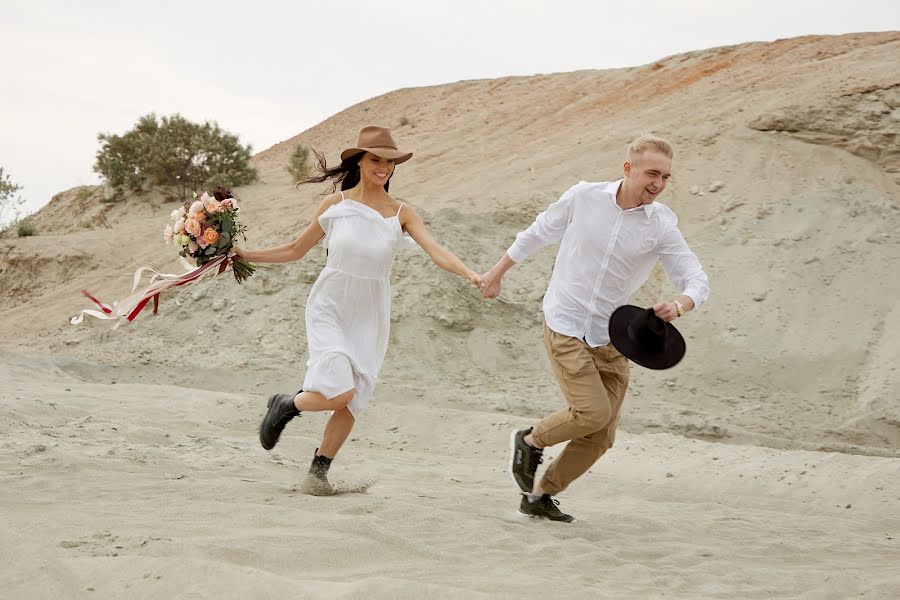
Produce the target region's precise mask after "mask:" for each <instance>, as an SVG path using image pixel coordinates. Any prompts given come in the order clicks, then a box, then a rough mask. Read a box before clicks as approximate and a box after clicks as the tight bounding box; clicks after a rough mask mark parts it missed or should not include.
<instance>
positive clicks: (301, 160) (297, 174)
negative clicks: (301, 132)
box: [287, 144, 310, 182]
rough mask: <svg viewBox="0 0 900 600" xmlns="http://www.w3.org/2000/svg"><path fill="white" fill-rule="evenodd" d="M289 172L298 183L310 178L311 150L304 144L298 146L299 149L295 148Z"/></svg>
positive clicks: (288, 168)
mask: <svg viewBox="0 0 900 600" xmlns="http://www.w3.org/2000/svg"><path fill="white" fill-rule="evenodd" d="M287 170H288V173H290V174H291V177H293V178H294V181H296V182H299V181H302V180H304V179H306V178H307V177H309V172H310V165H309V148H307V147H306V146H304V145H303V144H297V147H296V148H294V151H293V152H292V153H291V158H290V162H289V163H288V167H287Z"/></svg>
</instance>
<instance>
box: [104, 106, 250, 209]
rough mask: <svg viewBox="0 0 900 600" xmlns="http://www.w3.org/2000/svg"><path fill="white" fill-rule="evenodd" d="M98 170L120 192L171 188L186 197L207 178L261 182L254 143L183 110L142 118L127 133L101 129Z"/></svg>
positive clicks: (232, 183) (226, 183) (223, 181)
mask: <svg viewBox="0 0 900 600" xmlns="http://www.w3.org/2000/svg"><path fill="white" fill-rule="evenodd" d="M97 139H98V140H99V141H100V150H98V151H97V161H96V163H95V164H94V171H96V172H97V173H99V174H100V175H102V176H103V177H104V178H105V179H106V183H107V184H108V185H109V186H110V187H111V188H112V189H113V192H114V194H115V195H117V196H121V195H122V194H123V193H124V192H126V191H131V192H140V191H145V190H147V189H149V188H150V187H151V186H169V187H172V188H174V189H175V190H176V193H177V195H178V198H179V199H181V200H184V199H186V198H187V197H188V194H189V192H190V191H192V190H195V189H203V188H204V187H205V186H206V183H207V182H208V181H213V180H214V181H217V182H220V183H221V184H222V185H224V186H228V187H231V186H236V185H244V184H247V183H251V182H253V181H255V180H256V178H257V174H256V170H255V169H253V168H252V167H250V164H249V161H250V150H251V147H250V146H249V145H248V146H244V145H242V144H241V143H240V142H239V140H238V138H237V136H235V135H233V134H231V133H228V132H226V131H223V130H222V129H221V128H219V126H218V124H216V123H215V122H209V121H207V122H205V123H203V124H202V125H201V124H197V123H192V122H191V121H188V120H187V119H185V118H184V117H182V116H181V115H179V114H175V115H172V116H171V117H166V116H163V117H157V116H156V114H154V113H150V114H149V115H145V116H143V117H141V118H140V119H139V120H138V122H137V124H136V125H135V126H134V128H133V129H131V130H130V131H128V132H126V133H124V134H123V135H113V134H109V133H101V134H99V135H98V136H97Z"/></svg>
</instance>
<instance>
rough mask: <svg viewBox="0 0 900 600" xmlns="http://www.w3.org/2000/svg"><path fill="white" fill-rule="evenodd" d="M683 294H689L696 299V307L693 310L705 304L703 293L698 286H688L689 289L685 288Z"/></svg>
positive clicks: (689, 296)
mask: <svg viewBox="0 0 900 600" xmlns="http://www.w3.org/2000/svg"><path fill="white" fill-rule="evenodd" d="M681 295H682V296H687V297H688V298H690V299H691V300H693V301H694V308H693V309H691V310H697V309H698V308H700V306H701V305H702V304H703V300H701V298H702V294H701V293H700V290H698V289H697V288H688V289H686V290H684V291H683V292H681Z"/></svg>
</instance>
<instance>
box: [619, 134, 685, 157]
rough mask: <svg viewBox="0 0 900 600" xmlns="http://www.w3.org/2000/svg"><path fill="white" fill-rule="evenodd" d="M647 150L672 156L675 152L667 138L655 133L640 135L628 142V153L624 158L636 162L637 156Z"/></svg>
mask: <svg viewBox="0 0 900 600" xmlns="http://www.w3.org/2000/svg"><path fill="white" fill-rule="evenodd" d="M647 150H653V151H655V152H659V153H660V154H664V155H665V156H668V157H669V158H672V157H673V155H674V154H675V153H674V152H673V150H672V144H670V143H669V142H668V140H664V139H663V138H661V137H656V136H655V135H647V134H644V135H641V136H640V137H638V138H637V139H636V140H634V141H633V142H631V143H630V144H628V153H627V156H626V160H628V162H630V163H635V162H637V159H638V157H640V155H641V154H643V153H644V152H646V151H647Z"/></svg>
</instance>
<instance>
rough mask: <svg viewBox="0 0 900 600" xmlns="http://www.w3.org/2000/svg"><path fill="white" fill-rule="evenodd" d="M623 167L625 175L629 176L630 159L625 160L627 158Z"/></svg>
mask: <svg viewBox="0 0 900 600" xmlns="http://www.w3.org/2000/svg"><path fill="white" fill-rule="evenodd" d="M624 169H625V177H631V162H630V161H627V160H626V161H625V166H624Z"/></svg>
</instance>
